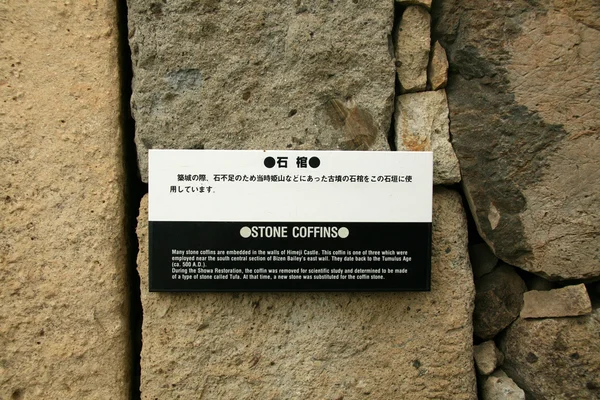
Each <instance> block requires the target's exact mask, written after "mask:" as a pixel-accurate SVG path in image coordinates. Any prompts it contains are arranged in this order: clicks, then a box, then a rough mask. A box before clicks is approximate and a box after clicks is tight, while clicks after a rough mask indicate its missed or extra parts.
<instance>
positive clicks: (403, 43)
mask: <svg viewBox="0 0 600 400" xmlns="http://www.w3.org/2000/svg"><path fill="white" fill-rule="evenodd" d="M395 36H396V37H395V41H394V42H395V44H396V66H397V68H396V71H397V72H398V80H399V81H400V86H401V87H402V91H403V92H417V91H422V90H425V88H426V87H427V65H428V64H429V50H430V46H431V16H430V15H429V13H428V12H427V10H425V9H424V8H423V7H419V6H409V7H407V8H406V10H405V11H404V13H403V14H402V19H401V20H400V24H399V26H398V30H397V31H396V35H395Z"/></svg>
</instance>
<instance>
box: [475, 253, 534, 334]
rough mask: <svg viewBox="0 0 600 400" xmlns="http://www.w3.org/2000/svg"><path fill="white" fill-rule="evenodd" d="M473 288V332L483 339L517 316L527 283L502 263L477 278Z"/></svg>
mask: <svg viewBox="0 0 600 400" xmlns="http://www.w3.org/2000/svg"><path fill="white" fill-rule="evenodd" d="M475 287H476V291H477V294H476V295H475V312H474V314H473V327H474V331H475V334H476V335H477V336H479V337H480V338H482V339H491V338H493V337H494V336H496V334H497V333H499V332H500V331H501V330H502V329H504V328H506V327H507V326H508V325H509V324H510V323H511V322H513V321H514V320H515V319H516V318H517V317H518V316H519V312H520V311H521V307H523V293H524V292H525V291H526V290H527V286H526V285H525V282H523V279H521V277H520V276H519V275H518V274H517V273H516V272H515V271H514V269H513V268H512V267H511V266H510V265H506V264H503V263H502V264H500V265H499V266H497V267H496V268H495V269H494V270H493V271H492V272H490V273H489V274H487V275H484V276H483V277H481V278H479V279H478V280H476V281H475Z"/></svg>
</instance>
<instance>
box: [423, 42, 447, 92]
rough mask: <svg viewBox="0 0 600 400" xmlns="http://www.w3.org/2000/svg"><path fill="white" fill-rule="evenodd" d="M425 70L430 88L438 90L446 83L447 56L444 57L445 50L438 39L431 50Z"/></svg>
mask: <svg viewBox="0 0 600 400" xmlns="http://www.w3.org/2000/svg"><path fill="white" fill-rule="evenodd" d="M427 72H428V75H429V84H430V85H431V89H433V90H438V89H441V88H443V87H446V84H447V83H448V57H446V50H444V48H443V47H442V45H441V44H440V42H438V41H436V42H435V44H434V45H433V49H432V50H431V60H430V61H429V69H428V71H427Z"/></svg>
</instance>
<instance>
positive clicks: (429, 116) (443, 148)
mask: <svg viewBox="0 0 600 400" xmlns="http://www.w3.org/2000/svg"><path fill="white" fill-rule="evenodd" d="M395 121H396V122H395V124H396V126H395V128H396V148H397V149H398V150H406V151H433V183H434V184H436V185H437V184H452V183H456V182H459V181H460V168H459V166H458V159H457V158H456V155H455V154H454V150H453V149H452V145H451V144H450V136H449V135H450V134H449V127H448V124H449V122H448V102H447V100H446V93H445V92H444V90H437V91H435V92H420V93H406V94H403V95H400V96H398V97H397V98H396V112H395Z"/></svg>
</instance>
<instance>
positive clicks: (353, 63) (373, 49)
mask: <svg viewBox="0 0 600 400" xmlns="http://www.w3.org/2000/svg"><path fill="white" fill-rule="evenodd" d="M127 3H128V5H129V24H130V33H129V36H130V39H129V41H130V46H131V49H132V58H133V70H134V82H133V98H132V106H133V114H134V117H135V120H136V141H137V145H138V158H139V161H140V167H141V171H142V177H143V179H144V180H146V179H147V177H146V164H147V149H150V148H192V149H197V148H207V149H208V148H210V149H223V148H228V149H286V148H287V149H344V150H367V149H373V150H389V145H388V142H387V135H388V131H389V129H390V121H391V115H392V112H393V102H394V71H395V67H394V61H393V54H392V50H391V42H392V41H391V30H392V26H393V16H394V9H393V7H394V4H393V2H382V1H375V0H369V1H359V2H352V1H347V2H343V3H333V2H317V1H312V0H298V1H295V2H280V1H277V0H261V1H253V2H251V3H250V2H224V1H214V0H202V1H192V0H182V1H170V2H161V1H155V0H128V2H127Z"/></svg>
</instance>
